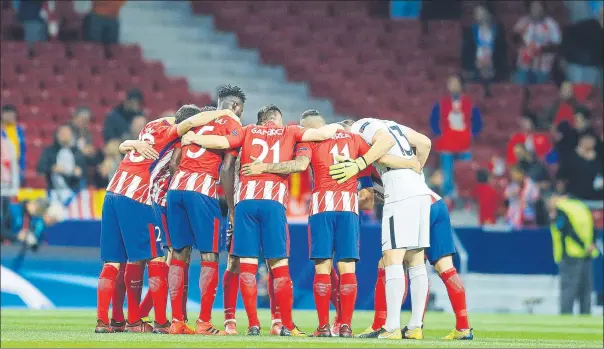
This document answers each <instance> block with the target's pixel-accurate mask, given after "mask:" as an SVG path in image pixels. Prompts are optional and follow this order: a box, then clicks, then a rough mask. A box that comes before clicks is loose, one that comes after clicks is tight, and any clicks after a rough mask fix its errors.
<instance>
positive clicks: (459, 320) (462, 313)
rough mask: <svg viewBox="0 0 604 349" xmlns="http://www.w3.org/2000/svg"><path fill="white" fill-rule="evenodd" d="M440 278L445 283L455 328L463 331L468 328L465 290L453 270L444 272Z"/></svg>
mask: <svg viewBox="0 0 604 349" xmlns="http://www.w3.org/2000/svg"><path fill="white" fill-rule="evenodd" d="M440 278H441V279H442V280H443V282H444V283H445V287H446V288H447V294H448V295H449V300H450V301H451V306H452V307H453V312H454V313H455V328H456V329H457V330H465V329H468V328H470V323H469V321H468V312H467V311H466V289H465V288H464V286H463V282H462V281H461V278H460V277H459V275H458V274H457V270H455V268H451V269H449V270H445V271H444V272H443V273H442V274H440Z"/></svg>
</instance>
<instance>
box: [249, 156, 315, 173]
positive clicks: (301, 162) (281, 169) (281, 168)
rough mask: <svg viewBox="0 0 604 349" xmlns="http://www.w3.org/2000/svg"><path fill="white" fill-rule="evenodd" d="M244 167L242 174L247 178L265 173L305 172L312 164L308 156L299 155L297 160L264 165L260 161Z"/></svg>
mask: <svg viewBox="0 0 604 349" xmlns="http://www.w3.org/2000/svg"><path fill="white" fill-rule="evenodd" d="M253 160H254V162H251V163H249V164H245V165H243V167H241V173H243V174H244V175H246V176H254V175H260V174H263V173H275V174H292V173H297V172H302V171H305V170H306V169H307V168H308V165H309V164H310V158H309V157H308V156H306V155H298V156H296V158H295V159H293V160H289V161H284V162H279V163H276V164H274V163H270V164H267V163H262V162H260V161H256V160H255V159H253Z"/></svg>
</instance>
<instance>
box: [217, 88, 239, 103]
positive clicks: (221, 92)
mask: <svg viewBox="0 0 604 349" xmlns="http://www.w3.org/2000/svg"><path fill="white" fill-rule="evenodd" d="M217 95H218V99H223V98H226V97H236V98H239V99H241V103H245V99H246V98H245V93H243V90H242V89H241V87H239V86H234V85H230V84H229V85H225V86H221V87H219V88H218V91H217Z"/></svg>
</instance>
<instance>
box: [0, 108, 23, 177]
mask: <svg viewBox="0 0 604 349" xmlns="http://www.w3.org/2000/svg"><path fill="white" fill-rule="evenodd" d="M17 117H18V114H17V108H15V106H14V105H11V104H7V105H5V106H2V137H4V138H6V139H8V140H9V141H10V142H11V144H12V145H13V149H14V151H15V153H16V154H17V157H18V159H19V177H20V180H21V183H24V180H25V154H26V151H27V146H26V145H25V144H26V143H25V132H24V131H23V127H21V125H20V124H19V123H17Z"/></svg>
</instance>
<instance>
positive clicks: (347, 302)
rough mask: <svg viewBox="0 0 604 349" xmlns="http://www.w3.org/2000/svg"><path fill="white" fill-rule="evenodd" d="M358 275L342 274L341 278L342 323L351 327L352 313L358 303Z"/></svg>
mask: <svg viewBox="0 0 604 349" xmlns="http://www.w3.org/2000/svg"><path fill="white" fill-rule="evenodd" d="M357 289H358V287H357V275H356V274H355V273H346V274H342V275H341V278H340V307H341V308H342V314H341V317H340V322H341V323H342V324H346V325H348V326H350V324H351V322H352V313H354V306H355V304H356V301H357Z"/></svg>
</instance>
